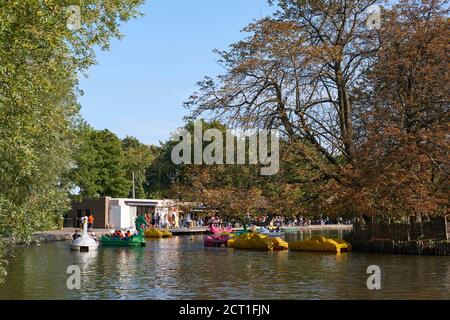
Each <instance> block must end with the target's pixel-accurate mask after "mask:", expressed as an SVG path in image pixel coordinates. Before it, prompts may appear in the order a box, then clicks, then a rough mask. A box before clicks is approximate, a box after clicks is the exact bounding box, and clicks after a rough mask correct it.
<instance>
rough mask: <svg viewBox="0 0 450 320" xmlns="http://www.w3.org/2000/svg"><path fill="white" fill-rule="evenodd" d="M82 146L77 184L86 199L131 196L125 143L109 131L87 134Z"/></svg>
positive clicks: (88, 131)
mask: <svg viewBox="0 0 450 320" xmlns="http://www.w3.org/2000/svg"><path fill="white" fill-rule="evenodd" d="M83 131H84V132H83V133H82V142H81V145H80V147H79V149H78V150H77V154H76V155H75V166H74V169H73V173H72V175H73V181H74V183H75V185H76V187H78V188H79V189H80V195H81V196H83V197H105V196H109V197H116V198H125V197H127V196H128V193H129V188H130V182H129V181H131V179H129V180H127V179H126V177H125V175H126V170H125V166H126V160H125V156H124V151H123V150H122V141H121V140H120V139H119V138H118V137H117V136H116V135H115V134H114V133H112V132H111V131H109V130H101V131H97V130H93V129H91V128H87V129H85V130H83Z"/></svg>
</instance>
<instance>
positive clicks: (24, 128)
mask: <svg viewBox="0 0 450 320" xmlns="http://www.w3.org/2000/svg"><path fill="white" fill-rule="evenodd" d="M141 3H142V0H123V1H97V0H83V1H81V0H74V1H72V0H71V1H65V0H62V1H61V0H57V1H56V0H45V1H35V0H11V1H2V4H1V10H0V149H1V153H0V176H1V177H2V184H1V186H0V230H1V231H0V238H3V237H10V238H12V237H15V238H25V239H29V238H30V236H31V234H32V232H33V231H35V230H38V229H44V228H50V227H52V226H54V225H55V224H56V225H58V224H59V223H60V221H61V218H62V215H63V214H64V212H65V211H66V210H67V209H68V205H69V201H68V194H69V190H70V184H69V183H67V179H66V173H67V171H68V169H69V168H70V164H71V161H70V158H71V151H72V150H73V149H74V147H75V146H76V140H75V139H73V136H72V127H73V121H74V119H75V118H76V117H77V114H78V105H77V101H76V98H77V95H78V92H77V85H78V80H77V76H78V74H79V73H81V72H83V71H86V70H87V68H88V67H89V66H91V65H92V64H93V63H95V54H94V48H95V47H96V46H100V47H101V48H103V49H107V48H108V47H109V41H110V39H111V38H112V37H119V38H120V37H121V34H120V31H119V24H120V22H121V21H127V20H128V19H130V18H132V17H135V16H137V15H138V12H137V11H136V9H137V7H138V6H139V5H140V4H141ZM71 6H72V7H71ZM73 6H75V7H73ZM69 9H70V10H69ZM78 9H79V10H78ZM78 11H79V12H80V16H79V19H78V15H77V12H78Z"/></svg>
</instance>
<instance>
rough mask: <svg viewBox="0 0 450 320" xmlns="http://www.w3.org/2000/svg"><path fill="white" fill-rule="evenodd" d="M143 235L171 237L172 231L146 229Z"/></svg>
mask: <svg viewBox="0 0 450 320" xmlns="http://www.w3.org/2000/svg"><path fill="white" fill-rule="evenodd" d="M144 235H145V237H146V238H172V232H170V231H169V230H166V229H155V228H152V229H147V230H145V232H144Z"/></svg>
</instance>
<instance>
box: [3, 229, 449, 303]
mask: <svg viewBox="0 0 450 320" xmlns="http://www.w3.org/2000/svg"><path fill="white" fill-rule="evenodd" d="M324 234H325V235H329V236H334V237H335V236H338V234H337V232H334V233H333V232H328V233H327V232H325V233H324ZM313 235H314V234H313ZM339 235H340V236H341V235H342V233H340V234H339ZM310 236H311V233H309V234H298V235H287V240H288V241H291V240H295V239H296V238H308V237H310ZM69 265H79V266H80V268H81V273H82V280H81V290H78V291H77V290H74V291H71V290H69V289H67V287H66V280H67V277H68V275H67V274H66V268H67V267H68V266H69ZM369 265H378V266H380V267H381V269H382V290H380V291H369V290H368V289H367V287H366V281H367V277H368V276H369V275H368V274H366V269H367V267H368V266H369ZM0 299H450V257H427V256H423V257H422V256H400V255H379V254H368V253H357V252H351V253H342V254H333V253H308V252H288V251H285V252H258V251H246V250H234V249H216V248H204V247H203V236H185V237H175V238H173V239H161V240H154V241H148V242H147V247H145V248H100V249H99V251H98V252H91V253H78V252H71V251H70V249H69V244H68V243H67V242H54V243H50V244H43V245H41V246H32V247H29V248H22V249H19V250H18V252H17V255H16V257H15V258H14V259H13V260H12V261H11V264H10V266H9V274H8V276H7V279H6V282H5V283H4V284H3V285H0Z"/></svg>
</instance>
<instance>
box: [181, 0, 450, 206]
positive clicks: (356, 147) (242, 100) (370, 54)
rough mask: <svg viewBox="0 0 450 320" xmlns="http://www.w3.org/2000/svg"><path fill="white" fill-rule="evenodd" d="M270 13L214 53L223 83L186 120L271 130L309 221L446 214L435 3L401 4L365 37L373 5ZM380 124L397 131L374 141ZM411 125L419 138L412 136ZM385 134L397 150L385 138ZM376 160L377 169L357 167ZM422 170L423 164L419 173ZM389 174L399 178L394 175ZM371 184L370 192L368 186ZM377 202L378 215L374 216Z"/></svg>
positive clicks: (438, 8) (443, 102)
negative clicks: (329, 216)
mask: <svg viewBox="0 0 450 320" xmlns="http://www.w3.org/2000/svg"><path fill="white" fill-rule="evenodd" d="M274 2H275V1H274ZM277 3H278V5H279V11H278V12H277V13H276V14H275V16H274V17H270V18H265V19H262V20H260V21H258V22H256V23H253V24H251V25H249V26H248V27H247V28H246V29H245V31H246V32H248V33H250V35H249V36H248V37H247V38H246V39H244V40H242V41H239V42H237V43H235V44H233V45H231V47H230V49H229V50H228V51H224V52H219V54H220V60H219V61H220V63H221V64H222V65H223V66H224V67H225V69H226V72H225V73H224V74H223V75H221V76H219V77H218V78H216V79H211V78H206V79H205V80H204V81H202V82H200V83H199V90H198V91H197V92H195V93H194V94H193V95H192V96H191V98H190V100H189V101H188V102H187V103H186V105H187V106H188V107H190V108H191V110H192V115H191V116H192V118H196V117H199V116H207V117H210V118H213V119H222V120H224V121H227V122H229V123H230V124H232V125H234V126H238V127H244V128H249V127H250V128H255V127H256V128H261V127H263V128H279V129H280V130H281V131H282V133H283V138H284V139H285V140H286V141H287V142H288V143H289V144H290V145H291V146H292V147H295V148H291V153H290V154H288V155H286V159H287V161H291V165H292V166H293V167H292V168H293V170H296V171H297V172H299V173H300V172H304V173H305V169H309V170H310V171H311V172H310V174H300V175H299V176H297V177H295V176H293V174H292V175H291V177H290V180H289V181H291V182H292V183H298V184H301V185H302V186H303V187H304V188H305V189H304V190H308V192H305V194H307V197H306V198H307V199H308V198H309V199H310V200H311V199H312V200H313V201H314V202H315V203H314V204H313V207H315V208H316V209H317V210H318V211H319V212H320V211H326V212H327V213H328V212H330V213H331V212H333V213H339V214H343V213H351V214H354V215H357V214H368V213H370V214H374V213H389V214H393V212H394V211H396V212H397V213H399V214H406V213H412V212H420V211H424V212H431V211H435V212H443V211H445V201H442V199H444V200H445V199H448V195H447V196H446V195H445V192H442V190H446V188H442V184H443V181H446V178H447V177H448V169H447V168H448V163H447V162H446V160H444V159H446V158H447V159H448V153H447V151H448V99H447V98H448V97H447V96H446V94H447V93H448V90H447V88H448V87H447V86H446V84H447V83H448V81H447V80H448V74H447V73H446V72H447V71H448V56H446V55H445V54H444V53H445V52H448V44H447V43H445V41H444V40H442V39H445V37H446V36H447V32H446V31H445V30H446V29H445V28H448V26H447V25H446V23H447V21H448V20H447V18H446V11H445V10H443V9H444V8H445V2H444V1H438V0H423V1H420V2H419V1H412V0H404V1H400V2H399V3H398V4H397V5H394V6H393V7H392V8H386V9H385V10H383V12H382V13H383V16H382V17H381V18H382V21H381V29H380V30H377V29H372V28H368V27H367V18H368V13H369V12H368V8H369V7H370V6H371V5H373V4H375V3H376V1H369V0H367V1H365V0H361V1H353V0H352V1H345V0H344V1H325V0H323V1H322V0H319V1H308V0H295V1H294V0H280V1H277ZM432 34H434V35H435V36H434V37H431V35H432ZM422 38H423V39H422ZM431 57H435V58H434V60H433V59H432V58H431ZM425 76H426V79H423V80H424V82H422V81H419V80H418V79H421V77H425ZM443 91H445V92H446V93H445V94H444V93H443ZM402 110H407V111H402ZM402 113H406V115H407V116H406V117H405V116H404V115H402V116H401V117H399V114H400V115H401V114H402ZM405 119H408V121H406V122H405ZM433 119H434V120H433ZM437 119H441V120H440V122H439V121H437ZM385 121H387V122H385ZM388 123H392V124H393V125H395V126H396V127H395V126H394V127H390V128H389V129H387V130H385V129H384V128H386V127H388ZM405 123H407V125H406V126H405ZM420 123H428V124H427V125H428V126H429V127H428V128H426V127H424V126H422V127H421V128H420V130H419V129H414V130H412V131H411V129H412V128H416V127H418V124H420ZM408 126H409V127H410V128H409V129H407V127H408ZM431 128H433V129H431ZM395 130H396V131H395ZM393 132H395V135H396V139H397V140H393V137H390V136H389V134H391V135H392V134H393ZM400 132H401V134H398V133H400ZM380 133H381V134H380ZM406 133H407V134H406ZM425 135H427V137H428V140H427V139H425ZM431 136H433V138H432V139H431ZM407 137H408V138H407ZM393 141H396V142H395V143H393ZM412 142H414V143H412ZM394 146H395V147H394ZM386 149H390V150H391V151H390V152H389V153H386V152H385V150H386ZM419 149H420V150H421V151H419ZM431 150H433V151H431ZM377 155H380V157H379V158H378V160H377V162H373V161H371V160H368V159H375V157H376V156H377ZM387 155H389V156H387ZM402 159H406V161H403V160H402ZM424 159H428V160H427V161H428V163H427V164H426V165H422V164H420V163H421V161H424ZM296 161H298V162H299V163H301V165H300V166H298V167H296V166H295V162H296ZM406 163H408V164H407V165H406ZM377 164H379V166H377ZM418 167H419V168H421V169H420V170H419V171H417V170H418V169H417V168H418ZM369 168H376V169H372V170H369ZM393 168H398V169H401V170H397V169H396V170H394V171H395V174H394V171H392V170H393ZM369 171H370V172H369ZM419 172H420V174H418V173H419ZM419 176H420V177H419ZM406 177H409V178H406ZM388 180H389V181H391V184H392V183H396V182H400V181H402V187H401V188H400V187H399V186H398V187H399V188H398V189H395V188H391V189H390V187H389V186H390V185H391V184H390V183H386V181H388ZM447 180H448V179H447ZM374 181H379V183H377V184H374V185H373V186H370V183H372V182H374ZM412 181H415V183H414V184H412V183H411V182H412ZM419 181H420V182H419ZM431 181H434V183H433V184H430V182H431ZM425 185H426V187H425ZM444 185H446V184H445V183H444ZM381 186H383V188H381ZM439 186H440V187H439ZM382 190H383V191H382ZM394 190H397V191H398V192H395V191H394ZM416 190H418V191H419V193H421V194H422V195H423V197H422V196H418V195H417V194H416V192H415V191H416ZM400 191H401V192H400ZM422 191H423V192H422ZM382 192H384V193H385V194H382ZM397 197H402V201H399V200H398V199H397ZM408 199H409V200H408ZM422 200H424V201H422ZM378 201H380V203H383V205H380V206H378V205H374V204H375V203H376V202H378ZM414 204H415V205H414ZM400 207H401V208H402V210H397V209H399V208H400ZM425 207H427V209H426V208H425ZM393 208H396V210H394V209H393Z"/></svg>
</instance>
